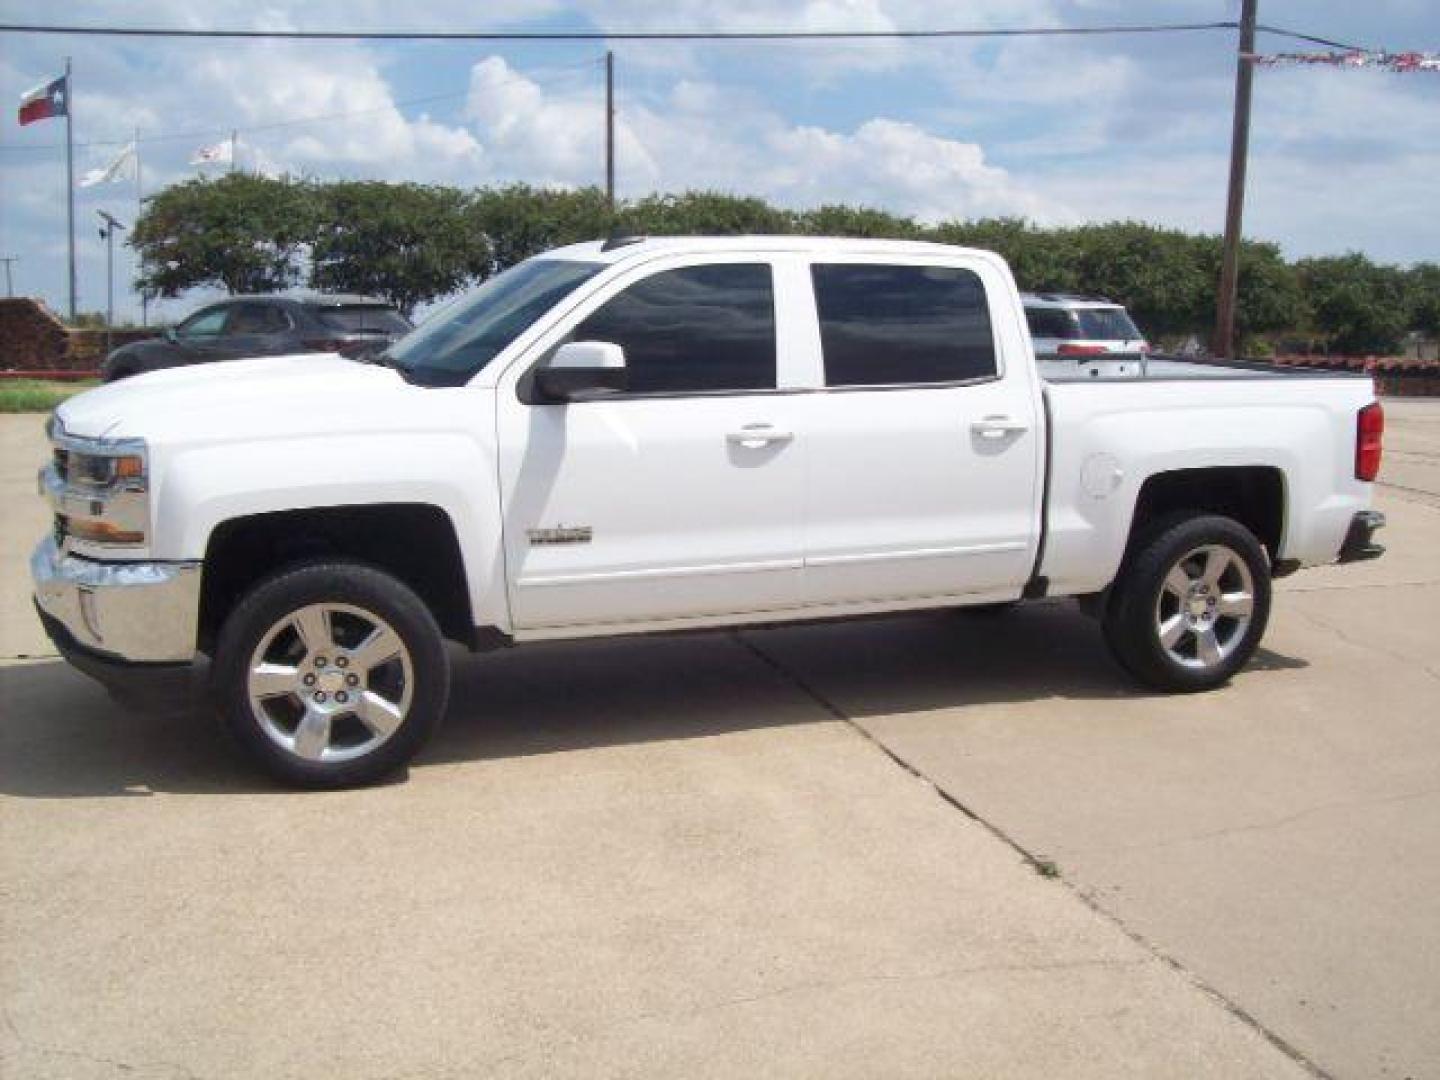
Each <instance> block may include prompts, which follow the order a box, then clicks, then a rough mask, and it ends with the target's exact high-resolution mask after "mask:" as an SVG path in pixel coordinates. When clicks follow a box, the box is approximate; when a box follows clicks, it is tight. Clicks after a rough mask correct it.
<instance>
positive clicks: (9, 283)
mask: <svg viewBox="0 0 1440 1080" xmlns="http://www.w3.org/2000/svg"><path fill="white" fill-rule="evenodd" d="M19 261H20V259H19V257H18V256H15V255H4V256H0V262H3V263H4V264H5V295H6V296H14V295H15V280H14V278H12V277H11V276H10V266H11V264H12V263H17V262H19Z"/></svg>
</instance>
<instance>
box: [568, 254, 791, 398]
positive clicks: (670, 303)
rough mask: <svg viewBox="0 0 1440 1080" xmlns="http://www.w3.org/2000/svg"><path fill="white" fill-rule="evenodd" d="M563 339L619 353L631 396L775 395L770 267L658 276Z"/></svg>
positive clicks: (722, 267) (731, 266) (697, 269)
mask: <svg viewBox="0 0 1440 1080" xmlns="http://www.w3.org/2000/svg"><path fill="white" fill-rule="evenodd" d="M570 339H571V340H572V341H609V342H613V343H614V344H616V345H619V346H621V347H622V348H623V349H624V350H625V368H626V375H627V378H628V380H629V392H630V393H637V394H653V393H665V392H670V393H676V392H699V391H706V390H770V389H774V387H775V296H774V289H773V287H772V285H771V281H770V267H769V265H768V264H763V263H725V264H718V265H713V266H688V267H685V268H683V269H680V270H665V271H662V272H660V273H658V274H655V275H653V276H651V277H648V278H646V279H644V280H643V281H639V282H636V283H635V284H634V285H631V286H630V287H629V288H628V289H626V290H625V291H624V292H622V293H620V294H619V295H618V296H616V297H614V298H613V299H611V300H609V301H608V302H606V303H605V304H604V306H602V307H600V308H599V309H598V310H596V311H595V313H594V314H592V315H591V316H590V317H589V318H588V319H586V320H585V321H584V322H582V323H581V324H580V325H579V326H577V327H576V328H575V330H574V332H573V333H572V334H571V335H570Z"/></svg>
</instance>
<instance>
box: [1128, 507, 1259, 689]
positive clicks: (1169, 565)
mask: <svg viewBox="0 0 1440 1080" xmlns="http://www.w3.org/2000/svg"><path fill="white" fill-rule="evenodd" d="M1222 551H1223V552H1230V553H1231V554H1232V555H1233V559H1232V560H1231V561H1228V562H1225V563H1224V567H1225V568H1224V571H1223V576H1222V577H1221V578H1219V579H1218V580H1217V582H1216V583H1215V584H1214V585H1209V584H1207V583H1206V582H1204V581H1203V580H1202V578H1203V577H1204V576H1205V575H1204V574H1203V573H1202V572H1201V571H1202V569H1203V568H1204V567H1208V566H1209V565H1211V564H1210V562H1209V558H1210V553H1211V552H1222ZM1187 556H1192V557H1191V558H1189V559H1188V560H1187ZM1242 564H1243V565H1242ZM1172 571H1173V572H1178V574H1180V575H1189V574H1191V573H1195V574H1196V576H1195V577H1188V576H1181V577H1179V578H1177V579H1176V580H1178V581H1180V582H1185V581H1187V580H1188V581H1189V583H1190V585H1191V586H1192V587H1193V588H1195V589H1199V590H1200V593H1201V595H1199V596H1193V595H1191V600H1190V601H1183V602H1182V601H1179V600H1177V596H1178V591H1177V590H1176V589H1175V588H1173V587H1167V584H1166V582H1167V578H1168V577H1169V575H1171V573H1172ZM1246 574H1248V576H1249V581H1248V589H1247V588H1246V585H1247V583H1246V582H1245V575H1246ZM1227 583H1228V584H1227ZM1201 586H1205V587H1204V588H1203V589H1201ZM1227 588H1228V589H1229V590H1230V591H1228V592H1227V591H1226V589H1227ZM1247 592H1248V594H1249V596H1250V597H1251V600H1250V608H1249V614H1248V616H1247V618H1248V621H1245V620H1244V619H1242V618H1241V617H1240V616H1239V615H1238V614H1237V615H1226V614H1222V613H1223V612H1225V611H1227V610H1233V611H1236V612H1239V611H1241V610H1242V609H1243V606H1244V605H1243V601H1242V600H1241V599H1239V598H1240V597H1242V596H1244V595H1245V594H1246V593H1247ZM1187 595H1189V594H1187ZM1211 597H1214V599H1213V600H1212V599H1211ZM1191 602H1193V603H1194V605H1195V608H1200V609H1201V610H1200V612H1199V613H1198V614H1196V613H1195V608H1192V607H1190V606H1188V604H1189V603H1191ZM1207 603H1208V604H1210V611H1208V612H1207V611H1205V610H1203V609H1204V606H1205V604H1207ZM1177 618H1178V619H1179V620H1180V628H1179V630H1178V632H1179V634H1180V637H1179V639H1178V640H1175V641H1173V642H1172V643H1171V645H1170V647H1167V644H1166V643H1165V641H1164V640H1163V638H1162V635H1163V634H1165V633H1166V632H1167V631H1169V632H1172V633H1173V632H1175V631H1176V627H1177V624H1176V623H1175V622H1174V620H1175V619H1177ZM1269 618H1270V563H1269V560H1268V559H1267V558H1266V555H1265V550H1264V548H1262V547H1261V546H1260V542H1259V541H1258V540H1256V538H1255V536H1254V534H1253V533H1251V532H1250V530H1249V529H1247V528H1245V526H1243V525H1241V524H1240V523H1239V522H1238V521H1235V520H1234V519H1232V518H1228V517H1220V516H1218V515H1211V514H1197V513H1187V514H1178V515H1172V516H1170V517H1167V518H1164V519H1162V520H1160V521H1158V522H1156V523H1155V524H1154V525H1152V526H1151V527H1150V528H1149V529H1147V530H1146V531H1145V533H1144V534H1143V535H1142V536H1141V537H1139V538H1138V539H1137V541H1136V542H1135V544H1134V545H1133V547H1132V549H1131V551H1130V552H1129V554H1127V556H1126V559H1125V562H1124V564H1123V565H1122V566H1121V568H1120V573H1119V575H1118V576H1117V577H1116V580H1115V584H1114V586H1113V587H1112V590H1111V595H1110V602H1109V604H1108V606H1107V608H1106V612H1105V616H1104V620H1103V623H1104V631H1105V640H1106V642H1107V643H1108V644H1109V646H1110V651H1111V652H1112V653H1113V654H1114V656H1115V659H1116V660H1117V661H1119V663H1120V665H1121V666H1122V667H1124V668H1125V669H1126V670H1127V671H1128V672H1129V673H1130V674H1131V675H1133V676H1134V677H1135V678H1136V679H1137V680H1139V681H1140V682H1141V683H1144V684H1145V685H1147V686H1152V687H1154V688H1156V689H1159V690H1166V691H1170V692H1173V693H1195V692H1197V691H1202V690H1212V689H1214V688H1215V687H1218V686H1223V685H1224V684H1225V683H1226V682H1227V681H1229V679H1230V677H1231V676H1233V675H1234V674H1235V672H1237V671H1239V670H1240V668H1242V667H1244V666H1245V664H1246V663H1247V662H1248V661H1249V660H1250V657H1251V656H1252V655H1253V654H1254V652H1255V649H1256V648H1257V647H1258V646H1259V644H1260V639H1261V638H1262V637H1263V636H1264V634H1265V625H1266V623H1267V622H1268V621H1269ZM1192 627H1193V628H1192ZM1227 638H1228V640H1227ZM1177 654H1178V655H1177Z"/></svg>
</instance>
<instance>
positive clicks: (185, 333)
mask: <svg viewBox="0 0 1440 1080" xmlns="http://www.w3.org/2000/svg"><path fill="white" fill-rule="evenodd" d="M229 314H230V309H229V308H225V307H214V308H207V309H206V310H204V311H199V312H196V313H195V314H194V315H191V316H190V318H188V319H186V320H185V321H184V322H183V323H181V324H180V325H179V326H178V327H177V328H176V330H175V332H176V333H177V334H180V335H181V336H182V337H204V336H206V335H209V334H218V333H220V331H221V329H222V328H223V327H224V326H225V317H226V316H227V315H229Z"/></svg>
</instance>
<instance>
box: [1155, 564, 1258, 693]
mask: <svg viewBox="0 0 1440 1080" xmlns="http://www.w3.org/2000/svg"><path fill="white" fill-rule="evenodd" d="M1254 613H1255V582H1254V580H1253V578H1252V577H1251V574H1250V568H1249V566H1247V565H1246V564H1245V560H1244V559H1243V558H1241V557H1240V555H1239V554H1238V553H1237V552H1235V551H1233V550H1231V549H1230V548H1228V547H1225V546H1223V545H1221V544H1207V545H1205V546H1204V547H1197V548H1194V549H1193V550H1191V551H1189V552H1188V553H1186V554H1185V555H1184V556H1182V557H1181V558H1180V560H1179V561H1178V562H1176V563H1175V565H1174V566H1172V567H1171V568H1170V572H1169V573H1167V574H1166V575H1165V581H1164V583H1163V584H1162V585H1161V587H1160V595H1159V596H1158V597H1157V598H1156V601H1155V628H1156V633H1157V634H1158V635H1159V639H1160V646H1161V648H1163V649H1164V650H1165V651H1166V652H1167V653H1168V654H1169V655H1170V658H1171V659H1172V660H1174V661H1175V662H1176V663H1179V664H1182V665H1184V666H1185V667H1188V668H1202V669H1203V668H1213V667H1218V666H1219V665H1220V664H1223V663H1224V662H1225V660H1226V658H1227V657H1229V656H1230V654H1231V653H1233V652H1234V651H1235V649H1236V648H1237V647H1238V646H1239V645H1240V643H1241V642H1242V641H1244V640H1245V633H1246V631H1247V630H1248V629H1249V628H1250V620H1251V619H1252V618H1253V617H1254Z"/></svg>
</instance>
